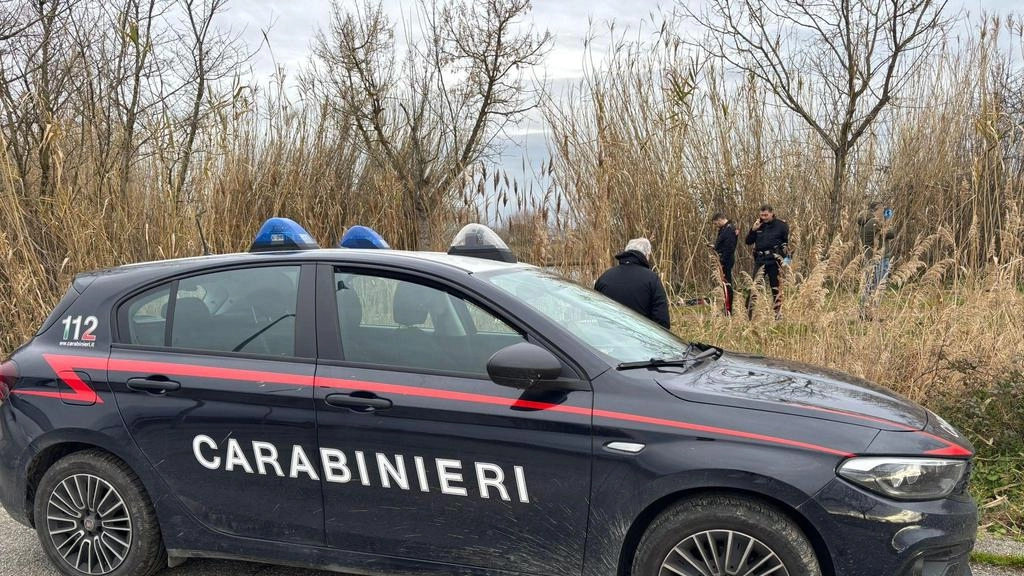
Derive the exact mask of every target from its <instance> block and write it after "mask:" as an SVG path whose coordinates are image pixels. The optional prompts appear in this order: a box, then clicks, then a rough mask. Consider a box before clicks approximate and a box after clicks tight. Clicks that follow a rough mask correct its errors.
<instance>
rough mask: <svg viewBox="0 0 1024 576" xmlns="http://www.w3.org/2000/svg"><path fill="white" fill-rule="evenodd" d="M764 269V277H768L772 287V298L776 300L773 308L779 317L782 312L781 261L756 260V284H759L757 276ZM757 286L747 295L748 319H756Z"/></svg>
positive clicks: (754, 275)
mask: <svg viewBox="0 0 1024 576" xmlns="http://www.w3.org/2000/svg"><path fill="white" fill-rule="evenodd" d="M762 268H764V275H765V276H767V277H768V285H769V286H771V287H772V297H773V298H774V304H773V305H772V308H773V309H774V310H775V314H776V315H778V314H779V312H780V311H781V310H782V290H780V288H779V261H778V260H777V259H774V258H773V259H771V260H755V261H754V274H753V277H754V284H757V275H758V273H760V272H761V269H762ZM756 289H757V286H752V287H751V288H750V292H749V293H747V318H749V319H753V318H754V300H755V298H754V291H755V290H756Z"/></svg>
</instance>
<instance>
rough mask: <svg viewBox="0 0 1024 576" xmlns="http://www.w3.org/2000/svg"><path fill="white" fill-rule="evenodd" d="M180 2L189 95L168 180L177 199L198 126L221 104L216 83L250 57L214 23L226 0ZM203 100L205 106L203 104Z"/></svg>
mask: <svg viewBox="0 0 1024 576" xmlns="http://www.w3.org/2000/svg"><path fill="white" fill-rule="evenodd" d="M179 2H180V7H181V8H182V9H183V10H184V12H185V21H186V23H187V24H186V26H185V31H184V32H183V33H182V34H181V38H180V41H181V43H182V45H183V47H184V52H185V54H184V55H183V57H182V60H183V63H182V65H181V68H182V69H184V70H186V71H187V77H186V79H185V80H186V82H185V85H186V87H187V89H188V93H189V95H190V102H189V104H188V108H187V111H186V115H185V116H184V118H183V120H182V123H181V124H182V127H183V130H184V132H183V136H182V138H183V141H182V142H181V143H180V147H179V149H178V160H177V170H176V171H175V173H174V175H173V176H172V181H171V189H172V190H173V194H174V198H175V199H177V200H179V201H180V200H183V198H182V192H183V190H184V188H185V183H186V180H187V179H188V174H189V166H190V165H191V162H192V156H193V153H194V152H195V144H196V136H197V135H198V133H199V130H200V126H201V125H202V123H203V120H204V119H205V118H206V117H207V116H208V113H209V112H214V111H215V110H216V109H217V108H218V107H219V106H223V102H221V101H218V99H217V97H216V96H215V95H216V94H217V91H216V90H215V87H216V86H217V85H218V84H219V83H220V82H221V81H223V80H224V79H225V78H227V77H229V76H231V75H233V74H237V73H238V72H239V70H240V69H241V67H242V65H243V64H245V62H247V61H249V60H250V58H251V54H249V53H248V52H247V49H246V47H245V46H244V45H242V43H241V42H240V40H239V36H238V34H237V33H234V32H232V31H230V30H223V29H219V28H218V27H217V26H215V25H214V22H215V20H217V17H218V15H220V14H221V13H222V12H223V11H224V10H225V9H226V7H227V2H228V0H179ZM204 103H205V104H208V106H206V107H204Z"/></svg>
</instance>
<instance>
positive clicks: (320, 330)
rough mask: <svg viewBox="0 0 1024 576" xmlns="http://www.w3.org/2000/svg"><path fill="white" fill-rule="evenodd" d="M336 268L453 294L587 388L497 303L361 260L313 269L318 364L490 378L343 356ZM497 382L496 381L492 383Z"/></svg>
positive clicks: (568, 364)
mask: <svg viewBox="0 0 1024 576" xmlns="http://www.w3.org/2000/svg"><path fill="white" fill-rule="evenodd" d="M336 271H340V272H342V273H348V274H360V275H364V276H378V277H382V278H390V279H394V280H399V281H404V282H411V283H414V284H420V285H423V286H427V287H429V288H433V289H435V290H441V291H442V292H446V293H448V294H450V295H451V296H454V297H455V298H458V299H460V300H463V301H466V302H469V303H471V304H473V305H474V306H476V307H477V308H479V309H481V310H482V311H484V312H486V313H488V314H490V315H492V316H494V317H495V318H497V319H498V320H500V321H502V322H504V323H505V324H506V325H507V326H509V327H510V328H511V329H512V330H514V331H516V332H518V333H519V334H520V335H521V336H522V337H523V339H524V341H525V342H529V343H531V344H534V345H537V346H540V347H541V348H544V349H545V350H548V351H549V352H551V353H552V354H554V355H555V357H557V358H558V359H559V361H560V362H561V363H562V376H560V377H559V381H560V382H564V383H567V384H569V383H572V384H576V385H577V386H578V387H580V389H584V388H585V389H587V390H590V389H591V388H590V383H589V380H588V379H587V378H586V377H584V376H583V375H582V374H583V373H582V372H581V369H580V368H579V367H578V366H577V365H576V364H575V363H574V362H572V361H571V360H570V359H569V358H567V357H566V355H565V354H563V353H562V352H561V351H559V350H557V349H553V348H552V347H551V346H548V345H547V344H546V343H545V341H544V339H543V338H539V337H538V335H537V334H536V333H535V331H534V330H532V329H531V328H530V327H529V326H527V325H525V324H524V323H522V322H520V321H518V320H517V319H516V318H515V317H514V316H512V315H511V314H508V313H506V312H505V311H503V310H502V309H501V308H499V307H498V306H496V305H494V304H492V303H490V302H488V301H487V300H486V299H485V298H483V297H481V296H479V295H477V294H475V293H473V292H472V291H471V290H469V289H467V288H466V287H464V286H461V285H459V284H456V283H454V282H450V281H446V280H445V279H443V278H440V277H437V276H433V275H429V274H426V273H420V272H418V271H415V270H409V269H404V268H403V269H395V268H385V267H378V266H373V265H365V264H361V263H347V262H321V263H320V264H319V266H318V269H317V296H316V300H317V310H318V312H319V314H318V315H319V318H320V320H321V321H319V322H317V323H316V326H317V341H318V344H317V347H318V349H319V354H318V356H317V361H318V362H319V363H321V364H325V365H329V366H338V367H352V368H360V369H365V370H380V371H385V372H402V373H411V374H424V375H429V376H443V377H450V378H468V379H472V380H481V381H487V382H491V380H490V378H489V377H488V376H487V375H486V374H480V373H476V372H458V371H450V370H434V369H427V368H413V367H407V366H394V365H390V364H376V363H364V362H352V361H349V360H346V359H345V356H344V343H343V342H342V340H341V327H340V321H339V311H338V305H337V298H336V297H335V292H336V285H335V282H334V278H335V276H334V275H335V273H336ZM459 316H460V321H464V319H463V318H462V314H461V313H460V314H459ZM495 385H496V386H497V384H495Z"/></svg>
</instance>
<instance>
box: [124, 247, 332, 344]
mask: <svg viewBox="0 0 1024 576" xmlns="http://www.w3.org/2000/svg"><path fill="white" fill-rule="evenodd" d="M288 267H291V268H298V269H299V275H298V285H297V287H296V289H297V291H296V299H297V300H296V303H295V343H294V348H293V350H292V354H291V355H270V354H254V353H252V352H232V351H230V350H207V349H202V348H184V347H175V346H171V345H170V342H171V331H172V330H173V327H174V308H175V305H176V302H177V295H178V283H179V282H180V281H181V280H187V279H190V278H197V277H200V276H207V275H210V274H217V273H221V272H231V271H234V270H253V269H256V268H288ZM316 272H317V269H316V263H314V262H308V261H300V260H296V261H289V260H276V261H269V262H267V261H264V262H258V263H256V262H242V263H235V264H230V265H224V266H218V267H215V268H203V269H192V270H187V271H182V272H180V273H178V274H174V275H170V276H164V277H161V278H159V279H155V280H153V281H152V282H147V283H146V284H144V285H142V286H140V287H138V288H137V289H134V290H132V291H130V292H128V293H126V294H125V295H123V296H121V297H120V298H119V299H118V300H117V302H116V303H115V305H114V306H113V308H112V314H111V315H112V319H111V320H112V322H111V325H112V326H113V327H114V329H113V330H112V334H111V347H112V348H121V349H130V350H143V351H151V352H159V353H177V354H192V355H200V356H225V357H231V358H251V359H255V360H278V361H292V362H306V363H312V362H316V352H317V350H316V345H317V344H316V335H315V333H314V331H315V329H314V326H315V323H316V322H315V320H316V303H315V299H314V298H313V297H312V296H313V294H314V291H315V280H316ZM164 286H169V287H170V291H169V295H168V301H167V318H166V322H165V325H164V346H151V345H147V344H133V343H131V342H127V341H125V340H124V339H125V338H127V337H128V335H129V334H130V331H129V329H128V321H129V320H128V309H129V308H130V305H131V303H132V301H134V300H135V299H136V298H138V297H140V296H142V295H144V294H146V293H148V292H151V291H153V290H157V289H160V288H163V287H164Z"/></svg>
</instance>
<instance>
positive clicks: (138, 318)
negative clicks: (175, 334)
mask: <svg viewBox="0 0 1024 576" xmlns="http://www.w3.org/2000/svg"><path fill="white" fill-rule="evenodd" d="M170 296H171V285H170V284H165V285H163V286H161V287H159V288H155V289H153V290H150V291H149V292H146V293H144V294H142V295H140V296H136V297H135V298H134V299H132V300H131V301H130V302H129V303H128V306H127V309H128V312H127V316H128V340H129V342H131V343H132V344H141V345H143V346H163V345H164V340H165V338H166V334H167V332H166V329H167V301H168V300H169V299H170Z"/></svg>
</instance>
